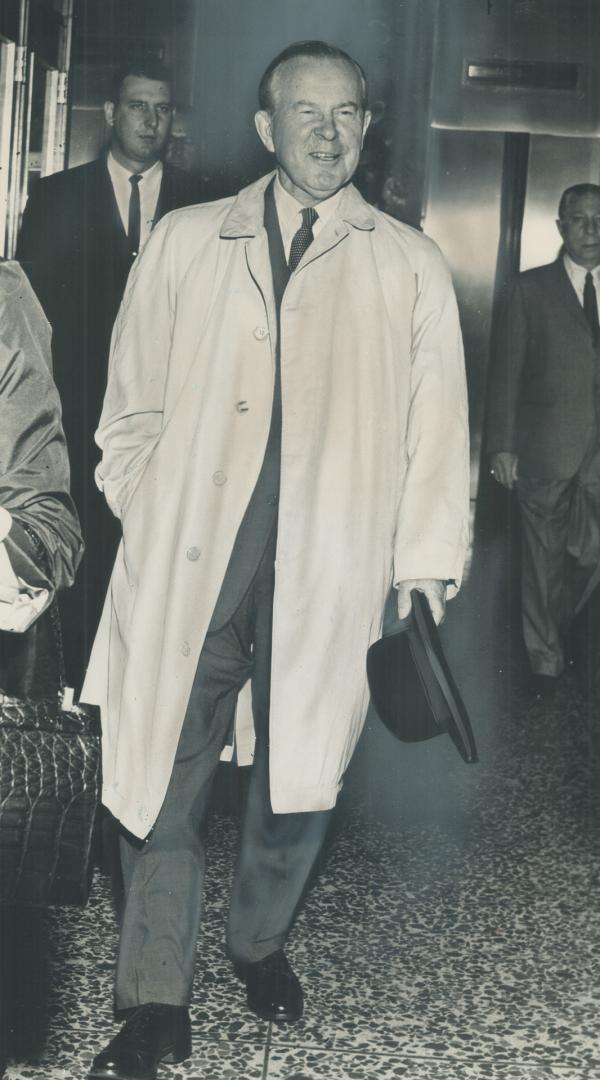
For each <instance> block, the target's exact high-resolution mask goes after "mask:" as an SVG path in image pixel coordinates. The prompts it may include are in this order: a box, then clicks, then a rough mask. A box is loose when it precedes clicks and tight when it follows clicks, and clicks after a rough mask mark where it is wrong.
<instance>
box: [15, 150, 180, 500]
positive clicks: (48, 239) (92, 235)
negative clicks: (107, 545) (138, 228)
mask: <svg viewBox="0 0 600 1080" xmlns="http://www.w3.org/2000/svg"><path fill="white" fill-rule="evenodd" d="M197 201H199V200H198V199H197V198H196V197H195V192H194V190H193V186H192V183H191V181H190V178H189V177H188V176H187V175H186V174H185V173H182V172H181V171H180V170H178V169H173V168H172V167H170V166H168V165H165V168H164V172H163V180H162V185H161V191H160V197H159V203H158V212H157V220H158V218H160V217H162V216H163V215H164V214H166V213H167V212H168V211H169V210H175V209H177V208H178V207H180V206H188V205H190V204H191V203H193V202H197ZM17 259H18V261H19V262H20V263H21V264H22V266H23V268H24V270H25V272H26V273H27V275H28V277H29V280H30V281H31V284H32V285H33V288H34V290H35V292H36V293H37V296H38V299H39V300H40V302H41V304H42V307H43V308H44V311H45V313H46V316H47V318H48V321H49V322H50V325H51V327H52V331H53V340H52V355H53V362H54V378H55V381H56V384H57V386H58V390H59V394H60V397H61V401H62V406H63V422H64V426H65V434H66V437H67V445H68V447H69V450H70V454H71V461H72V466H73V487H74V491H75V493H76V495H77V494H78V492H77V487H78V484H79V481H80V480H83V475H81V468H80V466H81V465H82V464H83V462H82V461H81V458H82V456H87V455H89V453H90V452H91V451H92V452H93V444H92V437H93V433H94V431H95V430H96V427H97V426H98V420H99V418H100V411H101V407H102V401H103V397H104V390H105V387H106V375H107V360H108V352H109V346H110V336H111V332H112V327H113V324H114V321H115V317H116V314H117V311H118V308H119V304H120V301H121V298H122V296H123V291H124V288H125V282H126V280H127V275H128V273H129V270H130V267H131V256H130V254H129V250H128V245H127V237H126V234H125V230H124V228H123V225H122V222H121V218H120V215H119V211H118V208H117V203H116V200H115V197H114V192H113V187H112V183H111V181H110V176H109V173H108V169H107V167H106V159H105V157H104V156H103V157H102V158H99V159H98V160H97V161H92V162H89V163H88V164H87V165H80V166H79V167H78V168H75V169H68V170H67V171H65V172H61V173H56V174H54V175H53V176H49V177H46V178H45V179H43V180H40V181H39V182H38V183H37V184H36V185H35V186H34V188H33V190H32V192H31V195H30V198H29V201H28V203H27V207H26V209H25V213H24V215H23V224H22V227H21V233H20V236H19V241H18V247H17ZM78 459H79V460H78ZM85 472H86V475H89V469H87V470H85Z"/></svg>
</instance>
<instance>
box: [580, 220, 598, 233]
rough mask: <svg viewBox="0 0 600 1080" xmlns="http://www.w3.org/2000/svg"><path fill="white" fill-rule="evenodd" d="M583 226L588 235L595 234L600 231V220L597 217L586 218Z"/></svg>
mask: <svg viewBox="0 0 600 1080" xmlns="http://www.w3.org/2000/svg"><path fill="white" fill-rule="evenodd" d="M583 228H584V231H585V232H586V233H587V235H588V236H595V235H597V233H598V232H600V222H599V221H598V219H597V218H596V217H589V218H585V219H584V223H583Z"/></svg>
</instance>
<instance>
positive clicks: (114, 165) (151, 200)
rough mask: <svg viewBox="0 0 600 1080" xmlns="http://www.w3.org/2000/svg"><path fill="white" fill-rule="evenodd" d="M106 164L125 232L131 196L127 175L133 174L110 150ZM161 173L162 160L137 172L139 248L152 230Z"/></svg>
mask: <svg viewBox="0 0 600 1080" xmlns="http://www.w3.org/2000/svg"><path fill="white" fill-rule="evenodd" d="M106 164H107V167H108V172H109V175H110V178H111V181H112V186H113V191H114V193H115V199H116V200H117V206H118V208H119V214H120V216H121V221H122V222H123V228H124V229H125V232H127V228H128V226H129V200H130V198H131V184H130V182H129V177H130V176H133V175H135V174H134V173H132V172H131V171H130V169H125V168H124V167H123V166H122V165H121V164H120V163H119V162H118V161H117V159H116V158H115V157H114V156H113V154H112V152H111V151H110V150H109V152H108V157H107V159H106ZM162 174H163V163H162V161H155V162H154V165H152V166H151V167H150V168H149V169H146V171H145V172H143V173H139V174H138V175H139V176H141V178H142V179H141V180H140V183H139V190H140V248H142V247H143V245H144V243H145V241H146V240H147V239H148V237H149V236H150V233H151V232H152V226H153V225H154V218H155V217H156V208H157V206H158V196H159V195H160V185H161V182H162Z"/></svg>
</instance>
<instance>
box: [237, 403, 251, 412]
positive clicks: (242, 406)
mask: <svg viewBox="0 0 600 1080" xmlns="http://www.w3.org/2000/svg"><path fill="white" fill-rule="evenodd" d="M235 407H236V409H237V411H238V412H248V402H247V401H236V403H235Z"/></svg>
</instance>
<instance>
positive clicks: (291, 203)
mask: <svg viewBox="0 0 600 1080" xmlns="http://www.w3.org/2000/svg"><path fill="white" fill-rule="evenodd" d="M342 192H343V188H340V190H339V191H336V193H335V195H330V196H329V198H328V199H323V202H320V203H317V205H316V206H315V210H316V212H317V214H318V215H319V216H318V218H317V220H316V221H315V223H314V225H313V234H314V236H315V237H316V236H318V234H319V233H320V232H321V229H323V228H324V226H325V225H326V224H327V222H328V221H329V220H330V218H332V217H333V216H334V214H335V212H336V210H337V208H338V203H339V201H340V199H341V197H342ZM273 194H274V196H275V206H276V208H277V217H278V219H279V228H280V229H281V239H282V240H283V248H284V251H285V257H286V259H288V258H289V255H290V247H291V243H292V239H293V237H294V235H295V233H297V232H298V229H299V228H300V226H301V225H302V219H301V213H302V210H304V209H305V208H304V206H303V205H302V203H300V202H298V200H297V199H295V198H294V196H293V195H290V193H289V191H286V190H285V188H284V186H283V184H282V183H281V180H280V179H279V175H276V177H275V183H274V185H273Z"/></svg>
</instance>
